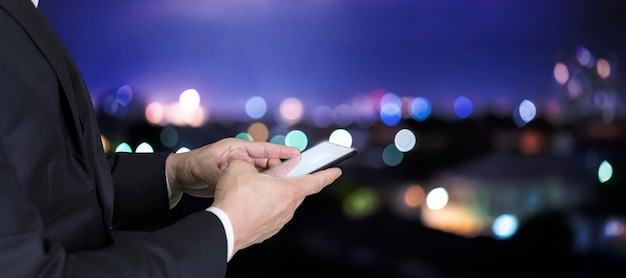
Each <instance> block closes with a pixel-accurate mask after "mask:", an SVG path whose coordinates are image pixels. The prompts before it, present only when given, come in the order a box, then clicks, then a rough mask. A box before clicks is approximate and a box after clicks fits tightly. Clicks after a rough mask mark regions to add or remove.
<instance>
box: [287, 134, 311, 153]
mask: <svg viewBox="0 0 626 278" xmlns="http://www.w3.org/2000/svg"><path fill="white" fill-rule="evenodd" d="M308 144H309V139H308V138H307V136H306V134H305V133H304V132H303V131H302V130H292V131H289V133H287V135H286V136H285V145H286V146H289V147H294V148H298V149H299V150H300V151H304V149H306V147H307V145H308Z"/></svg>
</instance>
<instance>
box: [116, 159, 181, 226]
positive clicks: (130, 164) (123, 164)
mask: <svg viewBox="0 0 626 278" xmlns="http://www.w3.org/2000/svg"><path fill="white" fill-rule="evenodd" d="M168 155H169V153H155V154H129V153H114V154H109V155H107V161H108V163H109V168H110V170H111V174H112V176H113V184H114V186H115V191H114V192H115V199H114V200H115V203H114V206H113V228H114V229H116V230H133V231H151V230H154V229H156V228H160V227H164V226H165V225H168V224H170V212H169V203H168V196H167V183H166V181H165V159H166V158H167V156H168Z"/></svg>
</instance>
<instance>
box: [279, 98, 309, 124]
mask: <svg viewBox="0 0 626 278" xmlns="http://www.w3.org/2000/svg"><path fill="white" fill-rule="evenodd" d="M279 112H280V119H281V120H282V121H283V122H285V123H287V124H296V123H298V122H300V120H302V116H303V115H304V105H303V104H302V101H300V100H299V99H297V98H287V99H285V100H283V101H282V102H281V103H280V107H279Z"/></svg>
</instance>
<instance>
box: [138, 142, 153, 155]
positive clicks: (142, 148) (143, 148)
mask: <svg viewBox="0 0 626 278" xmlns="http://www.w3.org/2000/svg"><path fill="white" fill-rule="evenodd" d="M135 152H136V153H153V152H154V149H153V148H152V146H151V145H150V144H148V143H147V142H143V143H141V144H139V146H137V149H135Z"/></svg>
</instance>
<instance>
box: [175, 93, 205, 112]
mask: <svg viewBox="0 0 626 278" xmlns="http://www.w3.org/2000/svg"><path fill="white" fill-rule="evenodd" d="M178 102H179V103H180V107H181V108H182V109H183V110H186V111H193V110H195V109H196V108H198V106H200V94H198V91H196V90H195V89H188V90H185V91H184V92H182V93H181V94H180V97H179V99H178Z"/></svg>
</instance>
